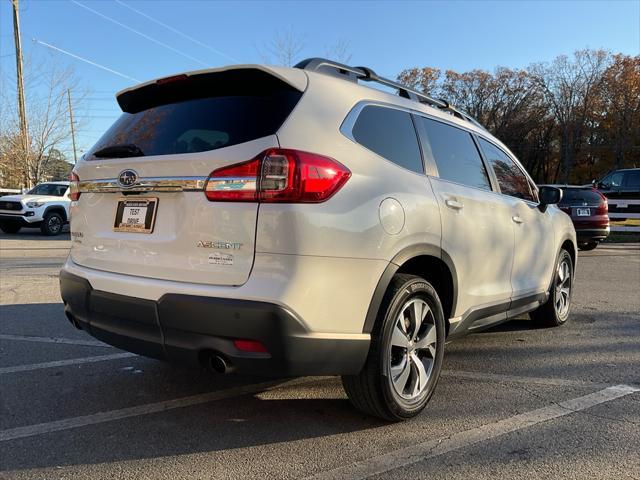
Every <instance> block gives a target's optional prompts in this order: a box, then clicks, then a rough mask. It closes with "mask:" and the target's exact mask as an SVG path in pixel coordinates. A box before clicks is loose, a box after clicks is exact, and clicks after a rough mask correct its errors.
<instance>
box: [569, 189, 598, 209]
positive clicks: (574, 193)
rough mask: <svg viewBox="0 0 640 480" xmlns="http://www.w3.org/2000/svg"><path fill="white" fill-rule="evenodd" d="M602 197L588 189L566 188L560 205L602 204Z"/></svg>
mask: <svg viewBox="0 0 640 480" xmlns="http://www.w3.org/2000/svg"><path fill="white" fill-rule="evenodd" d="M601 202H602V197H600V194H598V193H597V192H594V191H593V190H590V189H589V190H587V189H584V190H582V189H578V188H564V189H563V192H562V200H561V201H560V205H562V206H566V207H571V206H586V205H600V203H601Z"/></svg>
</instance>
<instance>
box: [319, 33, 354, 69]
mask: <svg viewBox="0 0 640 480" xmlns="http://www.w3.org/2000/svg"><path fill="white" fill-rule="evenodd" d="M350 50H351V44H350V43H349V40H347V39H345V38H339V39H338V40H337V41H336V43H334V44H333V45H331V46H329V47H326V48H325V51H324V56H325V57H327V58H329V59H331V60H334V61H336V62H340V63H345V64H348V63H349V62H350V61H351V57H352V55H351V51H350Z"/></svg>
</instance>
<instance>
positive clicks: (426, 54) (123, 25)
mask: <svg viewBox="0 0 640 480" xmlns="http://www.w3.org/2000/svg"><path fill="white" fill-rule="evenodd" d="M20 15H21V29H22V44H23V50H24V56H25V57H26V58H31V59H33V60H34V61H48V62H55V63H56V64H58V65H60V66H64V67H66V66H72V67H73V68H74V70H75V74H76V76H77V77H78V80H79V82H80V86H81V88H82V89H85V90H87V91H89V92H90V93H89V94H88V96H87V98H86V100H85V102H84V105H83V108H82V110H81V111H79V112H77V117H78V123H79V124H80V129H79V132H78V150H79V151H80V152H82V151H86V150H88V149H89V148H90V147H91V145H92V144H93V143H94V142H95V141H96V140H97V139H98V138H99V136H100V135H101V134H102V133H103V132H104V131H105V130H106V129H107V128H108V127H109V126H110V124H111V123H112V122H113V121H114V120H115V119H116V118H117V116H118V113H119V109H118V107H117V104H116V102H115V100H114V94H115V93H116V92H117V91H119V90H121V89H123V88H126V87H128V86H131V85H133V84H135V83H137V82H136V80H137V81H146V80H150V79H154V78H158V77H162V76H166V75H169V74H173V73H178V72H182V71H189V70H197V69H200V68H206V66H212V67H215V66H222V65H228V64H233V63H265V60H266V58H265V56H266V55H268V50H267V45H268V44H269V43H270V42H272V40H273V39H274V38H275V37H276V35H278V34H280V35H281V36H282V35H285V34H287V33H291V34H292V35H293V36H294V37H296V38H298V39H299V40H300V41H301V42H302V44H303V46H304V48H303V50H302V52H301V53H300V55H299V56H300V59H303V58H307V57H314V56H326V55H327V52H328V51H330V50H331V48H332V47H333V46H334V45H336V44H338V43H341V44H343V45H346V47H347V48H346V50H347V52H348V53H349V54H350V55H351V59H350V61H349V63H351V64H353V65H366V66H369V67H371V68H372V69H374V70H375V71H376V72H377V73H378V74H381V75H385V76H388V77H395V76H396V75H397V74H398V73H399V72H400V71H401V70H403V69H405V68H410V67H414V66H432V67H438V68H440V69H442V70H447V69H453V70H456V71H466V70H471V69H475V68H480V69H485V70H493V69H494V68H495V67H496V66H498V65H501V66H507V67H511V68H518V67H525V66H527V65H529V64H531V63H535V62H546V61H551V60H553V58H554V57H556V56H558V55H561V54H571V53H572V52H573V51H575V50H577V49H582V48H587V47H588V48H604V49H607V50H610V51H612V52H614V53H624V54H627V55H639V54H640V0H628V1H613V0H612V1H473V2H471V1H448V2H443V1H411V2H403V1H397V2H389V1H375V2H373V1H364V0H363V1H351V2H340V1H297V2H294V1H286V2H284V1H252V2H246V1H238V2H230V1H225V2H222V1H220V2H218V1H169V0H164V1H157V0H61V1H54V0H20ZM12 29H13V27H12V15H11V1H10V0H0V76H2V77H3V82H2V83H0V85H2V88H3V89H6V91H5V92H4V93H9V92H14V90H15V57H14V55H13V52H14V44H13V33H12V31H13V30H12ZM38 42H44V43H47V44H49V45H52V46H54V47H56V48H59V49H62V50H65V51H67V52H68V53H70V54H73V55H76V56H79V57H82V58H84V59H86V60H89V61H91V62H94V63H97V64H100V65H101V66H103V67H106V68H108V69H110V70H112V71H113V72H108V71H106V70H104V69H101V68H98V67H96V66H94V65H89V64H87V63H85V62H82V61H80V60H78V59H76V58H73V57H72V56H70V55H67V54H63V53H61V52H59V51H56V50H53V49H52V48H50V47H46V46H44V45H42V43H38ZM114 72H117V73H114ZM125 77H127V78H125ZM134 79H135V80H134ZM29 94H30V92H29V91H27V92H26V95H27V96H28V95H29ZM65 149H66V151H67V154H69V153H70V146H68V145H67V146H65Z"/></svg>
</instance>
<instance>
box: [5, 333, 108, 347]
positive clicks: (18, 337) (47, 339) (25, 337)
mask: <svg viewBox="0 0 640 480" xmlns="http://www.w3.org/2000/svg"><path fill="white" fill-rule="evenodd" d="M0 340H17V341H19V342H41V343H60V344H65V345H82V346H86V347H105V348H113V347H112V346H111V345H107V344H106V343H102V342H94V341H92V340H73V339H70V338H54V337H37V336H32V335H9V334H0Z"/></svg>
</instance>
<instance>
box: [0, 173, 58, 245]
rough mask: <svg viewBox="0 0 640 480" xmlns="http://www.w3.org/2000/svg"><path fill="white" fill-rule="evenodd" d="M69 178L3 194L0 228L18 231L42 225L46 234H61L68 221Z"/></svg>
mask: <svg viewBox="0 0 640 480" xmlns="http://www.w3.org/2000/svg"><path fill="white" fill-rule="evenodd" d="M70 204H71V199H70V198H69V182H45V183H40V184H39V185H36V186H35V187H34V188H32V189H31V190H29V191H28V192H27V193H25V194H23V195H7V196H4V197H2V198H0V230H2V231H3V232H4V233H18V232H19V231H20V229H21V228H24V227H27V228H40V230H41V231H42V233H43V234H44V235H58V234H60V233H61V232H62V227H63V226H64V225H65V224H66V223H68V221H69V205H70Z"/></svg>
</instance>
